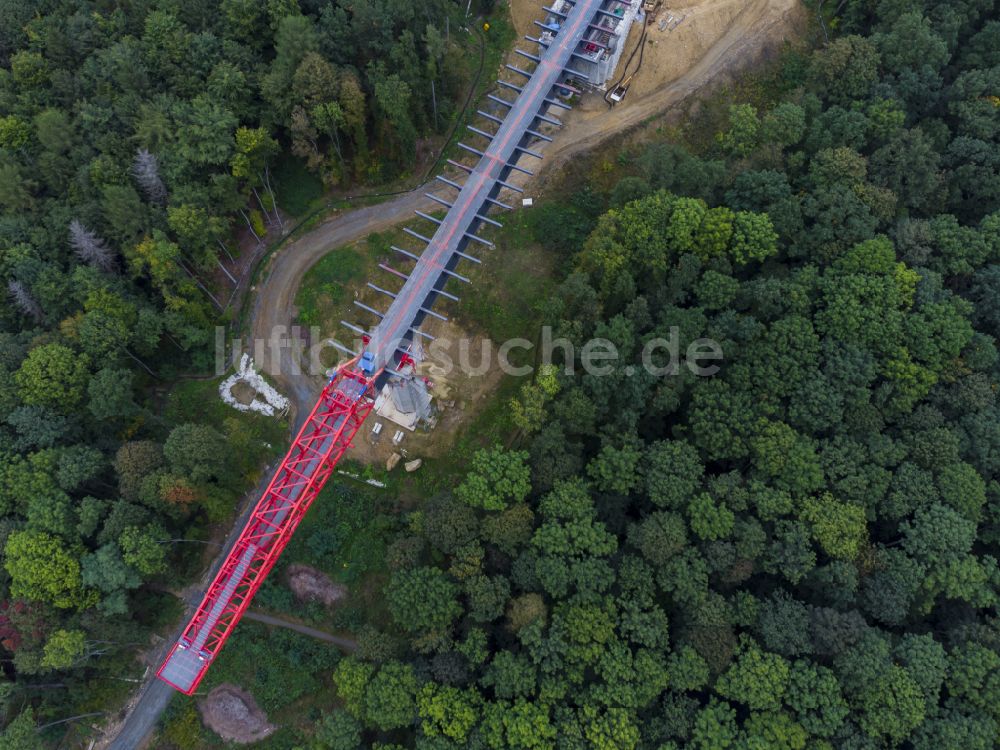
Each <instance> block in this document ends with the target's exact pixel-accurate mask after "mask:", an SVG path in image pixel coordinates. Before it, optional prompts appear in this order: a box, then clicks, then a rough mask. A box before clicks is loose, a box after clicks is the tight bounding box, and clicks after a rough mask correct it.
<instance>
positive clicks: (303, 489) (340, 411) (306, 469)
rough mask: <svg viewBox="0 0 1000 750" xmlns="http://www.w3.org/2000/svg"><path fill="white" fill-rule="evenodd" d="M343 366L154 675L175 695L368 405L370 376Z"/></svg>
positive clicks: (220, 638) (233, 616) (259, 578)
mask: <svg viewBox="0 0 1000 750" xmlns="http://www.w3.org/2000/svg"><path fill="white" fill-rule="evenodd" d="M354 364H355V363H354V362H351V363H349V364H348V365H346V366H345V367H342V368H341V369H340V370H339V371H338V372H337V374H336V375H335V376H334V377H333V379H332V380H331V381H330V383H329V384H328V385H327V386H326V388H324V389H323V393H322V395H321V396H320V399H319V401H318V402H317V404H316V407H315V408H314V409H313V411H312V413H311V414H310V415H309V418H308V419H307V420H306V422H305V424H304V425H303V426H302V429H301V430H300V431H299V434H298V437H296V438H295V441H294V442H293V443H292V447H291V448H290V449H289V451H288V454H287V455H286V456H285V458H284V460H283V461H282V463H281V466H280V467H279V468H278V470H277V472H276V473H275V475H274V478H273V479H272V480H271V484H270V485H268V488H267V490H265V492H264V494H263V495H262V496H261V499H260V501H259V502H258V503H257V507H256V508H254V511H253V514H252V515H251V516H250V518H249V520H248V521H247V524H246V526H245V527H244V529H243V533H241V534H240V536H239V538H238V539H237V541H236V544H235V545H234V546H233V548H232V550H231V551H230V553H229V555H228V556H227V557H226V560H225V562H224V563H223V565H222V567H221V568H220V569H219V572H218V573H217V574H216V576H215V579H214V580H213V581H212V583H211V585H210V586H209V587H208V591H207V592H206V593H205V597H204V599H203V600H202V602H201V605H200V606H199V607H198V610H197V611H196V612H195V614H194V617H192V618H191V621H190V622H189V623H188V626H187V628H186V629H185V630H184V634H183V635H182V636H181V639H180V640H179V641H178V642H177V643H176V644H175V645H174V647H173V649H172V650H171V651H170V654H169V655H168V656H167V658H166V660H165V661H164V662H163V665H162V666H161V667H160V669H159V671H158V672H157V676H158V677H159V678H160V679H161V680H163V681H164V682H166V683H168V684H170V685H171V686H173V687H174V688H176V689H177V690H180V691H181V692H182V693H186V694H188V695H190V694H191V693H193V692H194V690H195V689H196V688H197V687H198V683H199V682H201V679H202V677H203V676H204V675H205V672H206V671H207V670H208V667H209V665H210V664H211V662H212V659H213V658H214V657H215V655H216V654H217V653H218V652H219V650H220V649H221V648H222V645H223V644H224V643H225V642H226V639H227V638H228V637H229V635H230V634H231V633H232V631H233V628H234V627H236V623H237V622H239V619H240V617H241V616H242V615H243V612H244V611H245V610H246V608H247V607H248V606H250V601H251V599H253V596H254V594H256V593H257V589H259V588H260V585H261V583H263V581H264V578H265V577H266V576H267V574H268V573H269V572H270V571H271V568H272V567H274V564H275V562H277V560H278V557H280V555H281V552H282V550H284V549H285V546H286V545H287V544H288V541H289V540H290V539H291V537H292V534H293V533H294V532H295V529H296V528H297V527H298V525H299V521H301V520H302V517H303V516H304V515H305V513H306V511H307V510H308V509H309V506H310V505H311V504H312V501H313V500H315V499H316V496H317V495H318V494H319V492H320V490H321V489H322V488H323V485H324V484H325V483H326V480H327V479H328V478H329V476H330V473H331V472H332V471H333V467H334V466H335V465H336V463H337V461H338V460H340V457H341V456H342V455H343V454H344V451H346V450H347V448H348V447H349V446H350V444H351V440H352V439H353V438H354V435H355V433H357V431H358V429H359V428H360V427H361V424H362V423H363V422H364V421H365V418H366V417H367V416H368V413H369V412H370V411H371V409H372V405H373V403H374V402H373V401H372V399H371V386H372V383H373V380H374V379H373V378H370V377H366V376H365V375H362V374H359V373H357V372H355V371H354V369H353V366H354Z"/></svg>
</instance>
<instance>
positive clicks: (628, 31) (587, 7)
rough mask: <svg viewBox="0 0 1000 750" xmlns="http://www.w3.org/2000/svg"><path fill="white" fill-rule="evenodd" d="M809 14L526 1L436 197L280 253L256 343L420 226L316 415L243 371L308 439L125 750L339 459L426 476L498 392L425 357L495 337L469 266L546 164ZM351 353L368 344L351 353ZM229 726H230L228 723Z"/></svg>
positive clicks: (290, 386) (255, 721)
mask: <svg viewBox="0 0 1000 750" xmlns="http://www.w3.org/2000/svg"><path fill="white" fill-rule="evenodd" d="M794 8H795V3H794V0H750V1H747V0H674V1H673V2H668V3H663V2H659V1H657V0H653V1H650V0H630V1H626V0H576V1H575V2H574V1H573V0H554V2H553V3H552V4H551V5H549V6H548V7H542V8H540V7H539V3H538V2H535V1H534V0H512V1H511V3H510V17H511V20H512V21H513V25H514V27H515V29H516V30H517V32H518V33H519V34H520V35H521V36H522V37H523V38H524V39H525V40H526V41H527V43H528V44H527V45H526V46H521V47H519V48H518V49H515V50H512V53H511V54H510V55H509V56H508V59H507V61H506V63H505V64H504V65H503V67H502V68H501V69H500V70H498V71H497V76H498V80H497V82H496V86H495V87H494V88H493V90H492V92H491V93H488V94H487V95H486V96H485V97H484V98H482V99H480V100H479V102H478V107H479V109H478V121H476V122H474V123H473V124H472V125H470V126H469V128H468V133H469V135H468V140H467V141H465V142H463V143H461V144H459V147H460V149H461V152H462V154H461V157H459V156H456V158H455V159H454V160H450V161H449V163H448V167H447V168H446V170H445V172H444V173H443V174H440V175H438V176H437V178H436V181H435V183H436V187H435V189H433V190H426V189H424V190H418V191H415V192H413V193H407V194H405V195H404V196H402V197H401V198H400V199H398V200H393V201H389V202H388V203H386V204H383V205H380V206H372V207H369V208H361V209H357V210H354V211H352V212H350V215H349V216H345V217H341V216H339V215H337V214H333V215H331V217H330V218H329V219H328V220H327V222H328V223H326V224H322V225H320V226H319V227H317V228H316V230H314V231H311V232H310V233H309V234H308V235H307V236H305V237H303V238H301V240H297V241H296V242H295V243H294V247H290V248H289V251H288V252H284V253H281V254H280V255H278V256H277V257H276V259H275V260H276V263H275V264H274V265H273V266H272V268H271V269H269V272H268V274H267V275H266V277H265V280H264V281H263V282H262V284H261V287H260V288H259V289H257V290H255V291H256V292H257V302H256V304H257V306H258V307H257V309H256V310H255V312H254V316H253V319H252V323H251V325H252V327H253V330H254V331H255V332H256V331H258V330H271V329H273V328H274V327H275V326H276V325H288V324H289V323H293V322H294V320H295V308H294V304H293V302H294V299H295V292H296V290H297V289H298V287H299V286H300V284H301V282H302V274H303V273H304V272H305V270H306V269H308V268H309V267H310V266H311V265H312V264H315V263H316V261H317V260H318V259H319V258H320V257H322V256H323V255H324V254H326V253H330V252H331V250H332V249H334V248H338V247H341V246H342V245H343V244H345V243H347V242H350V241H354V240H359V241H360V240H361V238H363V237H365V236H366V235H367V234H368V233H369V232H375V231H386V230H387V229H389V228H390V227H392V226H394V225H396V224H397V223H398V222H400V221H402V220H403V216H402V212H403V211H406V212H409V213H410V214H411V215H412V214H413V213H414V212H415V214H416V220H415V221H414V222H413V224H412V226H411V227H408V228H407V229H406V230H405V232H406V235H407V237H408V239H407V240H406V241H405V242H404V241H397V245H396V246H393V248H392V251H393V252H394V253H395V256H396V260H394V261H392V262H385V263H380V264H379V265H380V267H381V271H382V272H384V274H385V275H384V276H382V277H381V278H375V277H374V276H371V277H370V281H368V283H367V284H366V285H364V286H362V287H361V288H359V289H358V290H357V292H356V294H355V297H356V299H355V302H354V304H353V305H351V307H352V308H353V312H351V313H348V314H345V315H343V318H344V319H343V321H342V322H343V324H344V331H345V333H344V335H343V337H337V339H338V341H337V345H336V346H337V347H338V348H339V349H340V351H341V353H342V354H343V356H344V358H346V361H344V362H343V363H342V364H341V365H339V366H338V367H336V368H335V370H334V371H333V372H332V373H331V374H330V376H329V377H328V379H326V380H325V381H324V384H323V387H322V392H321V394H320V396H319V398H318V399H317V400H315V402H314V403H313V402H312V399H313V398H314V396H313V395H312V394H313V393H315V391H314V390H313V388H314V387H316V386H314V385H313V384H314V382H315V381H314V379H313V378H312V377H310V376H308V375H302V374H298V373H299V372H300V371H299V369H298V368H294V367H289V368H286V369H284V372H279V371H274V372H271V371H269V370H268V368H267V366H266V365H265V366H264V372H265V374H267V375H270V376H271V377H272V378H273V380H274V381H275V382H276V383H277V386H278V391H280V393H284V394H287V396H288V402H282V401H281V398H282V397H281V396H280V395H277V394H276V395H275V396H274V398H273V399H272V398H265V397H264V396H262V395H261V390H260V388H258V387H257V385H254V383H256V380H254V376H255V373H254V371H253V368H252V362H251V363H250V364H251V366H250V367H249V368H248V367H246V366H242V365H241V367H243V369H241V370H240V371H239V372H238V373H237V377H236V382H235V383H234V384H231V386H230V387H231V390H232V398H233V399H234V400H235V402H237V403H239V404H240V405H239V406H235V407H234V408H240V409H242V410H254V411H261V413H268V412H267V411H266V410H268V408H269V407H270V408H271V410H277V411H282V410H284V409H286V408H288V407H287V403H290V404H291V406H290V409H291V414H292V415H293V416H294V415H296V414H297V415H298V416H297V418H296V419H295V420H294V422H295V424H296V425H301V427H300V428H299V429H297V430H296V434H295V437H294V440H293V441H292V444H291V448H290V449H289V451H288V453H287V455H286V456H285V457H284V459H283V460H282V461H281V462H280V465H279V466H278V468H277V470H276V471H274V474H273V476H272V478H271V480H270V482H269V483H268V484H267V486H266V489H265V490H264V492H263V493H261V494H260V497H259V500H257V501H256V504H255V507H253V510H252V511H251V512H249V514H248V516H247V515H244V516H243V518H247V517H249V520H248V521H246V522H245V524H244V523H243V521H240V524H241V525H242V528H240V527H239V526H237V527H234V529H233V531H232V532H231V534H230V536H229V541H227V543H226V545H225V546H226V549H227V550H228V551H227V552H225V553H223V555H222V556H220V558H218V559H219V560H222V563H221V566H219V567H218V568H216V570H217V572H216V573H215V574H214V576H213V577H212V579H211V583H210V584H209V585H208V586H207V588H205V589H201V590H204V591H205V593H204V596H203V597H202V598H201V602H200V604H199V605H198V606H197V608H196V609H195V610H194V614H193V616H192V617H191V618H190V619H189V620H188V621H187V623H186V625H185V627H184V628H183V631H182V632H181V635H180V637H179V638H177V639H176V641H172V643H171V645H170V646H169V650H168V653H167V656H166V658H165V659H164V660H163V662H162V664H160V666H159V668H158V669H157V670H156V676H157V677H158V678H159V680H153V681H152V685H153V686H159V688H161V689H162V691H159V690H146V691H145V692H144V693H141V694H140V696H139V697H138V698H137V700H138V702H137V704H136V706H135V710H134V711H131V712H130V715H129V717H128V721H127V723H126V730H127V731H125V732H123V733H122V734H121V736H120V738H119V741H118V742H117V743H115V744H112V745H111V747H113V748H119V747H122V748H124V747H132V746H134V745H132V744H130V741H129V740H127V739H126V738H127V737H130V736H131V737H139V736H142V732H143V731H144V730H143V729H142V727H143V726H146V727H148V726H149V722H150V721H152V720H155V716H156V715H157V714H158V712H160V711H162V710H163V707H164V706H165V705H166V703H165V701H166V700H167V699H166V698H165V697H164V694H169V693H171V692H172V691H171V690H170V688H173V689H174V690H177V691H179V692H181V693H184V694H187V695H192V694H194V693H195V692H196V691H198V688H199V684H200V683H201V682H202V679H203V678H204V677H205V675H206V674H207V672H208V670H209V669H210V668H211V665H212V663H213V662H214V660H215V659H216V657H217V656H218V655H219V653H220V652H221V650H222V649H223V646H224V644H225V643H226V640H227V639H228V638H229V636H230V635H231V634H232V632H233V630H234V629H235V628H236V626H237V624H238V623H239V621H240V619H241V617H243V616H244V615H247V617H248V618H258V617H260V615H259V613H256V612H248V610H249V608H250V605H251V602H252V599H253V597H254V595H255V594H256V593H257V591H258V589H259V588H260V586H261V584H262V583H263V581H264V580H265V578H266V577H267V576H268V574H269V573H270V572H271V570H272V568H273V567H274V565H275V563H276V562H277V561H278V559H279V557H280V556H281V554H282V552H283V550H284V549H285V547H286V546H287V545H288V543H289V541H290V539H291V537H292V535H293V534H294V532H295V530H296V528H297V527H298V525H299V522H300V521H301V520H302V518H303V517H304V516H305V514H306V512H307V511H308V509H309V507H310V505H311V503H312V502H313V500H315V498H316V497H317V495H318V494H319V492H320V490H321V489H322V487H323V486H324V484H325V483H326V482H327V480H328V479H329V478H330V477H331V476H332V474H333V473H335V472H336V471H337V469H336V466H337V463H338V462H339V461H340V460H341V459H342V458H344V457H352V458H356V459H358V460H361V461H362V462H364V463H373V464H376V465H384V466H385V467H386V468H388V469H392V468H394V467H396V466H397V465H400V464H401V465H404V466H406V467H407V469H411V470H414V469H415V468H419V465H420V459H419V458H417V456H431V455H434V454H435V453H436V452H446V451H447V450H448V445H449V440H448V435H450V434H452V433H455V432H457V431H458V428H459V427H460V426H461V425H462V424H463V422H467V421H468V420H469V417H470V413H471V412H474V411H475V409H476V406H475V405H476V403H484V402H485V401H487V400H488V396H489V395H490V393H491V392H492V391H493V390H494V389H495V387H496V385H497V382H498V376H496V373H495V372H493V373H490V374H487V375H486V376H484V377H478V378H477V379H476V380H477V381H478V382H476V383H475V385H474V386H471V387H470V383H469V379H468V378H464V376H463V375H462V374H459V375H458V376H452V377H450V376H449V374H448V373H446V372H444V371H442V370H441V369H440V368H438V367H437V365H436V363H435V361H434V360H433V358H430V357H428V356H427V355H426V349H428V348H429V344H431V343H433V342H434V341H435V340H437V339H438V338H448V337H452V338H458V335H464V336H468V337H471V338H472V339H473V340H474V345H473V349H474V350H477V349H478V346H479V341H480V338H481V337H482V332H480V331H476V330H475V329H472V330H470V329H468V328H464V327H463V326H459V325H458V322H457V321H456V320H455V319H454V318H453V317H452V316H453V315H454V313H455V311H457V310H460V309H461V308H460V305H461V304H462V302H461V298H462V297H465V296H467V295H469V294H475V288H474V287H473V286H471V285H470V284H469V282H470V278H469V277H470V275H472V276H475V274H469V272H468V269H470V268H474V267H478V266H480V264H481V259H480V258H479V257H478V255H479V254H480V253H481V251H482V250H483V249H492V248H493V247H494V245H493V242H492V239H496V238H495V237H493V235H492V233H491V232H492V228H498V227H500V225H501V223H502V221H503V219H502V215H503V213H505V212H508V211H512V210H519V209H520V208H521V207H522V205H523V206H528V205H530V204H531V202H532V196H531V194H530V193H528V192H526V191H527V190H528V189H529V187H530V188H532V189H534V188H535V186H536V185H537V184H538V183H539V182H540V180H539V179H538V165H540V164H542V157H544V159H545V162H544V163H545V164H546V165H548V170H547V171H548V172H552V171H554V169H553V167H554V166H555V168H556V169H558V165H560V164H564V163H566V161H567V160H568V159H569V158H571V157H572V156H573V155H574V154H579V153H580V152H582V151H586V150H588V149H589V148H591V147H593V146H595V145H597V144H598V143H600V142H601V141H602V140H605V139H607V138H608V136H609V135H610V134H614V133H619V132H622V131H624V130H627V129H628V128H630V127H632V126H634V125H636V124H638V123H640V122H642V121H644V120H645V119H646V118H648V117H649V116H650V115H652V114H658V113H662V112H663V111H665V110H666V109H668V108H669V107H670V106H671V104H673V103H678V102H680V101H682V100H683V99H684V98H685V97H687V96H689V95H690V94H691V93H693V92H695V91H698V90H699V89H700V88H702V87H704V86H706V85H708V84H709V83H710V82H711V81H713V80H717V79H719V78H720V76H722V77H724V76H725V75H726V74H728V73H729V72H730V71H733V72H735V71H736V70H738V69H739V68H740V67H742V66H743V65H744V64H745V63H746V62H747V61H749V60H751V59H752V58H753V57H754V56H756V55H759V54H760V53H761V50H763V49H766V48H767V47H768V46H769V45H771V44H772V43H774V42H776V41H780V39H781V38H782V36H783V35H784V33H785V31H786V30H787V28H788V26H789V19H790V18H792V17H793V16H792V14H793V12H794ZM473 110H476V107H475V106H474V107H473ZM341 218H346V219H348V221H340V219H341ZM331 230H336V231H333V232H332V233H331ZM338 233H339V236H341V239H337V237H338ZM292 250H294V252H292ZM477 250H478V251H480V253H477ZM492 255H494V256H495V255H496V253H492ZM470 290H471V291H470ZM338 317H339V316H338ZM257 338H258V340H266V339H265V337H257ZM351 340H354V341H355V342H356V345H355V346H349V345H348V344H349V342H350V341H351ZM282 356H284V355H282ZM257 361H259V362H268V361H270V362H275V361H279V358H273V357H264V356H261V357H259V358H258V359H257ZM281 362H282V367H284V365H286V364H287V362H284V361H283V360H281ZM244 370H245V372H244ZM494 376H496V377H494ZM256 377H257V378H259V376H256ZM463 378H464V379H463ZM251 380H253V383H251V385H250V391H252V392H251V393H250V394H249V397H248V398H242V397H241V393H240V392H239V391H240V389H241V388H242V389H243V390H246V388H245V387H244V386H246V383H250V382H251ZM260 382H261V383H263V384H264V386H266V385H267V384H266V383H265V381H263V380H261V381H260ZM264 386H262V387H264ZM227 392H228V389H227ZM243 395H246V394H243ZM372 412H374V414H372ZM432 435H436V436H437V437H431V436H432ZM397 470H398V469H397ZM341 473H343V472H341ZM237 531H238V532H239V533H238V534H237ZM223 558H224V559H223ZM217 564H218V563H217ZM208 575H209V576H212V573H209V574H208ZM290 585H291V584H290ZM292 588H293V589H294V588H295V587H294V586H292ZM296 595H298V592H297V591H296ZM189 601H191V600H189ZM262 621H264V620H262ZM168 686H169V687H168ZM212 698H213V700H209V701H206V702H204V703H203V704H199V708H200V709H201V710H202V711H203V714H204V716H203V719H204V721H205V722H206V725H208V726H211V727H212V728H213V731H215V732H216V733H217V734H219V735H220V736H223V737H225V738H226V739H228V740H231V741H238V742H244V741H253V740H254V739H259V738H262V737H265V736H267V734H268V733H270V732H271V731H273V727H272V726H271V725H270V724H268V723H267V720H266V716H265V715H264V714H263V713H262V712H261V711H260V710H259V708H258V707H257V706H256V705H255V704H254V702H253V698H252V696H250V695H249V694H242V693H240V692H239V689H238V688H236V687H235V686H233V685H228V684H227V685H223V686H220V687H219V688H218V689H217V690H216V691H213V692H212ZM151 717H152V718H151ZM248 717H249V718H248ZM219 719H221V720H226V719H228V720H230V724H231V725H226V724H225V721H222V722H221V724H219V726H218V727H216V726H214V724H213V722H215V723H219V722H218V721H216V720H219ZM237 724H240V725H241V726H240V728H239V729H236V728H235V727H236V725H237ZM243 724H245V725H246V726H242V725H243ZM251 725H252V726H251ZM251 735H252V737H251ZM122 743H124V744H122Z"/></svg>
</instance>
